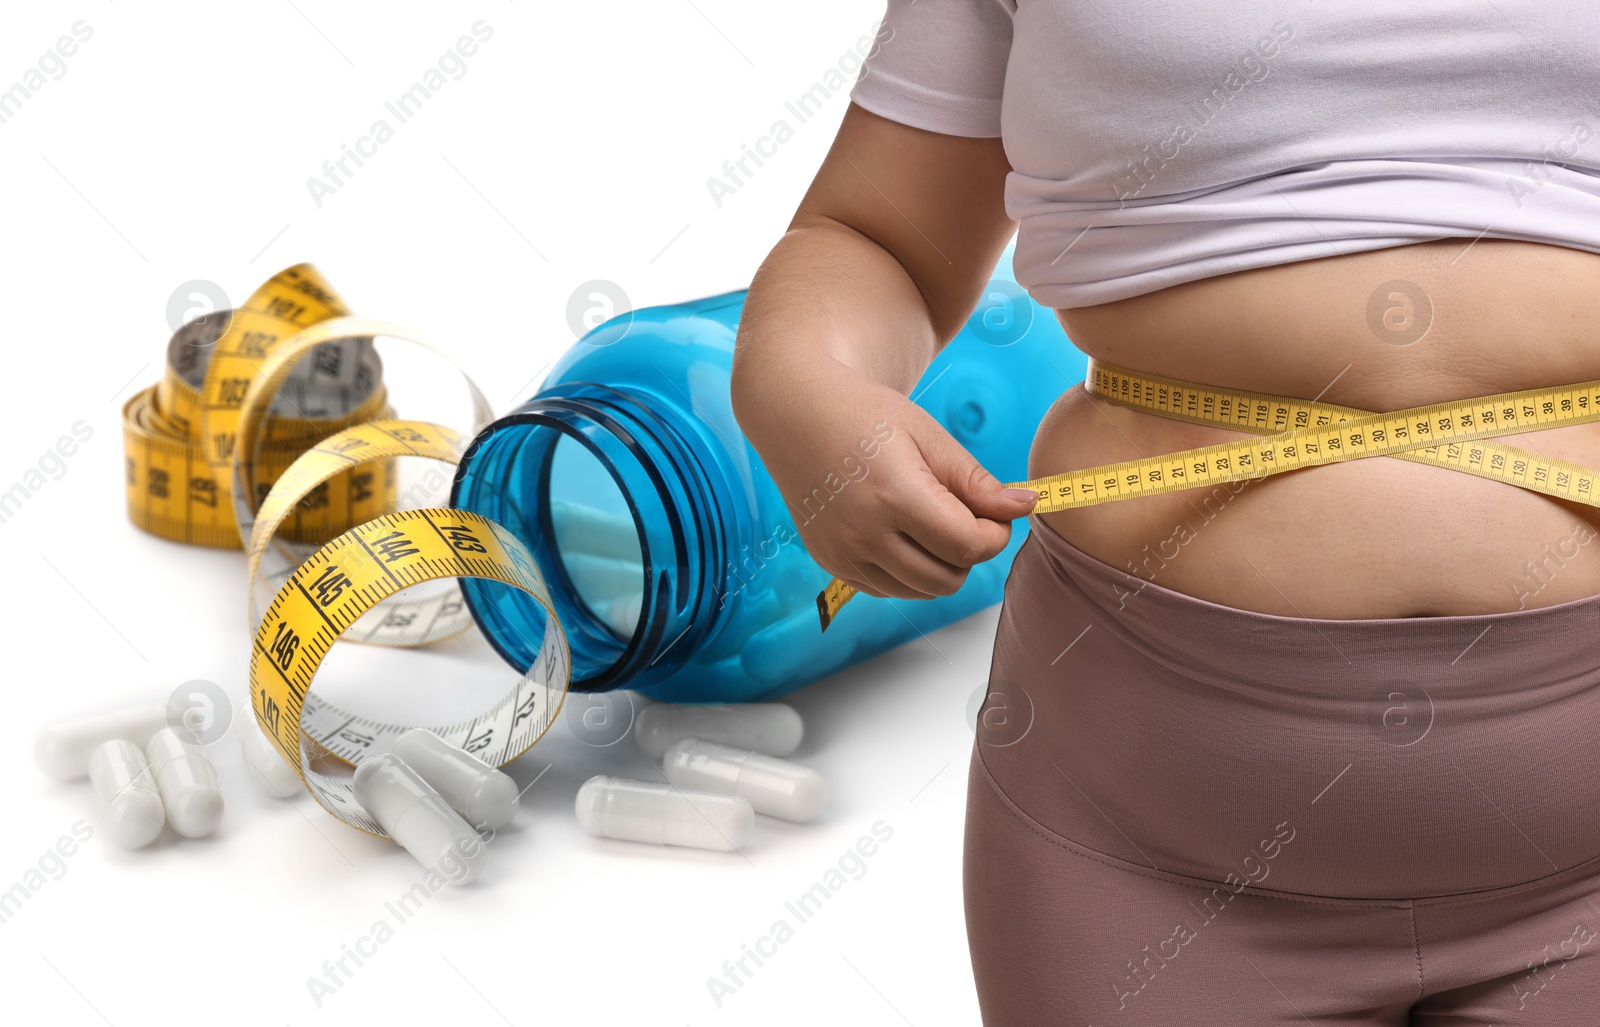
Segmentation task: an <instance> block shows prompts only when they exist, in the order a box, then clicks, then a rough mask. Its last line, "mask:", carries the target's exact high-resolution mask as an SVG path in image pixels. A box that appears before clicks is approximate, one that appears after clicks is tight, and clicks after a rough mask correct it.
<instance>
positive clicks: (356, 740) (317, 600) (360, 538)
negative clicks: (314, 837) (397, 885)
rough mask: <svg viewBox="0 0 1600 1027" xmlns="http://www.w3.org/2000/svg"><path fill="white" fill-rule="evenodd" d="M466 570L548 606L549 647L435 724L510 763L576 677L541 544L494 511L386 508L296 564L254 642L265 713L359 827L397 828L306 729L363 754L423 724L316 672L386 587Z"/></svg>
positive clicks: (332, 750) (287, 753)
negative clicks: (317, 749)
mask: <svg viewBox="0 0 1600 1027" xmlns="http://www.w3.org/2000/svg"><path fill="white" fill-rule="evenodd" d="M463 577H473V578H486V579H490V580H493V581H498V582H501V583H503V584H505V585H507V586H508V587H512V588H517V589H521V590H522V591H523V592H526V593H528V594H529V595H531V596H532V597H533V598H534V599H535V600H537V601H538V602H539V603H540V605H542V606H543V607H544V608H545V611H546V613H547V616H546V618H545V632H544V639H543V642H542V645H541V647H540V651H539V656H538V658H537V659H535V661H534V663H533V666H532V667H531V668H530V669H529V670H528V672H527V673H526V674H524V675H523V676H522V678H521V679H520V680H518V681H517V683H516V685H515V686H514V687H513V688H512V689H511V690H510V691H508V692H507V693H506V694H505V695H504V696H503V697H502V698H501V699H500V700H499V701H498V702H496V703H495V704H494V705H492V706H490V707H489V708H488V709H486V710H483V711H482V712H480V713H478V714H476V715H475V716H472V717H468V718H466V719H465V720H460V721H457V722H455V723H453V724H448V725H445V726H442V727H433V728H431V730H432V731H434V732H435V733H437V734H438V735H440V736H441V737H442V738H444V739H445V741H447V742H450V743H452V744H454V745H457V746H459V747H460V748H462V749H465V750H466V751H468V752H471V753H474V754H476V755H477V756H478V757H479V758H480V759H482V760H484V761H485V762H487V763H489V764H490V765H491V766H501V765H503V764H505V763H509V762H510V761H511V760H514V759H516V758H517V757H518V756H520V755H522V754H523V753H524V752H526V751H527V750H528V749H529V748H530V747H531V746H532V745H533V743H534V742H536V741H538V739H539V737H540V736H541V735H543V734H544V732H545V731H546V730H547V729H548V728H549V727H550V725H551V724H552V723H554V721H555V716H556V713H557V712H558V711H559V709H560V707H561V702H562V700H563V698H564V697H565V695H566V690H567V685H568V683H569V682H570V680H571V659H570V653H569V651H568V648H567V641H566V636H565V635H564V634H563V632H562V630H561V625H560V621H559V620H557V618H556V615H555V611H554V608H553V605H552V603H551V600H550V595H549V592H548V590H547V589H546V587H545V583H544V580H543V579H542V578H541V577H540V575H539V571H538V568H537V567H536V566H535V564H534V562H533V557H532V555H531V554H529V552H528V550H527V549H526V548H525V547H524V546H523V545H522V543H521V542H519V541H517V540H516V539H515V538H513V537H512V536H511V534H510V533H509V532H507V531H506V530H505V529H504V528H502V527H501V526H500V525H498V524H496V523H494V522H493V521H490V520H487V519H486V518H483V517H480V516H478V515H476V514H473V513H469V512H467V511H465V510H455V509H451V508H435V509H421V510H404V511H400V512H397V513H392V514H386V515H384V516H382V517H379V518H377V519H376V520H373V521H369V522H367V523H366V524H363V525H360V526H359V527H356V528H353V529H351V530H350V531H347V532H345V533H344V534H343V535H340V536H339V537H338V538H336V539H334V540H333V541H332V542H330V543H328V544H327V545H326V546H324V547H323V548H321V549H319V550H318V551H317V552H316V553H315V554H313V555H312V556H311V557H310V558H309V559H307V560H306V561H305V562H304V563H302V564H301V565H300V566H299V567H298V568H296V569H295V571H294V573H293V574H292V575H291V576H290V578H289V580H288V582H286V583H285V585H284V586H283V588H281V589H280V590H279V591H278V594H277V596H276V597H275V598H274V599H273V600H272V603H271V605H269V606H268V607H267V609H266V611H265V613H264V614H263V616H262V618H261V623H260V625H259V627H258V628H257V629H256V633H255V639H254V643H253V646H252V649H251V653H250V703H251V707H252V709H253V710H254V711H255V716H256V721H257V723H259V724H260V725H261V728H262V730H263V731H264V732H266V735H267V737H268V738H269V739H271V740H272V744H273V745H274V746H275V747H276V748H277V750H278V752H279V754H280V755H282V756H283V758H284V759H285V760H286V761H287V762H288V763H289V765H290V766H292V767H294V768H295V769H296V770H298V771H299V772H300V775H301V777H302V778H303V779H304V780H305V783H306V787H307V789H308V790H309V791H310V792H311V794H312V795H313V796H315V798H316V800H317V802H318V803H319V804H321V806H322V807H323V808H324V809H326V810H327V811H328V812H330V813H332V814H333V815H334V816H336V817H338V818H339V819H340V820H342V821H344V822H345V823H346V824H349V825H350V826H351V827H354V828H357V829H359V830H362V831H366V832H367V833H369V834H374V835H378V836H380V837H385V838H386V837H389V835H388V834H387V832H385V831H384V830H383V828H382V827H380V826H379V825H378V823H377V821H376V820H374V819H373V818H372V817H371V816H370V815H369V814H368V813H367V812H366V811H365V810H363V809H362V808H361V807H360V805H359V804H358V803H357V802H356V801H355V795H354V792H353V789H352V787H351V785H350V779H349V778H348V777H344V776H334V775H331V774H325V773H323V772H321V771H319V770H317V769H314V768H313V767H312V766H311V765H310V755H309V752H308V749H307V747H306V745H305V739H306V738H307V737H311V738H315V739H316V740H317V741H318V743H319V744H320V745H321V746H322V748H324V749H326V750H327V752H328V753H329V754H330V755H332V756H334V757H336V758H337V759H339V760H341V761H343V762H345V763H349V764H352V765H353V764H356V763H359V762H360V761H361V760H362V759H363V758H364V757H365V756H366V755H367V754H368V753H372V752H380V751H384V750H385V749H387V748H389V747H390V746H391V744H392V742H393V740H394V739H395V738H397V737H399V735H400V734H402V733H403V732H405V731H406V730H408V729H409V728H410V727H411V725H401V724H392V723H388V722H385V721H382V720H378V719H374V718H369V717H358V716H355V715H353V714H349V713H346V712H345V711H343V710H341V709H339V708H337V707H335V706H333V705H332V704H330V703H326V702H322V701H319V700H315V699H313V698H311V697H310V691H311V681H312V678H313V677H314V676H315V675H316V672H317V668H318V667H319V666H321V664H322V661H323V658H324V657H326V656H327V654H328V650H329V649H330V648H331V647H332V645H333V643H334V642H335V641H337V640H338V639H339V638H340V637H341V636H342V635H344V634H345V632H346V631H348V630H349V629H350V627H351V626H352V625H353V624H355V623H356V622H357V621H358V620H359V619H360V618H361V616H362V614H364V613H366V612H367V611H368V610H370V609H371V608H372V607H374V606H376V605H377V604H378V603H380V602H382V601H383V600H384V599H385V598H387V597H389V596H391V595H393V594H394V593H396V592H398V591H400V590H401V589H404V588H408V587H410V586H412V585H417V584H421V583H423V582H426V581H432V580H436V579H440V578H463ZM302 728H303V729H304V733H302Z"/></svg>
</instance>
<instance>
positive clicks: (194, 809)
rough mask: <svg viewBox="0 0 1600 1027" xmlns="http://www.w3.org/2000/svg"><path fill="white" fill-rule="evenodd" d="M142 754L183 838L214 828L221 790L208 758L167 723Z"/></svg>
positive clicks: (169, 816) (170, 818)
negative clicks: (146, 759) (148, 762)
mask: <svg viewBox="0 0 1600 1027" xmlns="http://www.w3.org/2000/svg"><path fill="white" fill-rule="evenodd" d="M144 754H145V756H146V757H148V758H149V761H150V770H151V771H152V772H153V773H154V775H155V779H156V789H157V791H159V792H160V793H161V805H162V807H163V808H164V809H165V810H166V814H167V823H169V824H171V825H172V829H173V830H174V831H176V832H178V833H179V834H181V835H183V836H184V837H185V838H204V837H205V836H206V835H208V834H210V833H211V832H212V831H215V830H216V829H217V824H218V822H219V821H221V820H222V792H221V791H220V790H219V789H218V788H217V772H216V770H215V769H214V768H213V767H212V766H211V761H210V760H208V759H206V758H205V755H204V754H203V753H201V752H200V750H199V749H197V748H196V747H195V746H193V745H190V744H189V743H188V742H185V741H184V740H183V739H181V738H179V737H178V736H177V734H176V732H174V731H173V730H172V729H171V728H170V727H164V728H162V729H161V730H160V731H157V732H156V733H155V734H154V735H152V736H151V737H150V741H149V743H148V744H146V745H145V747H144Z"/></svg>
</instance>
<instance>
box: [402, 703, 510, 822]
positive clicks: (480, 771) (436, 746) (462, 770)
mask: <svg viewBox="0 0 1600 1027" xmlns="http://www.w3.org/2000/svg"><path fill="white" fill-rule="evenodd" d="M394 751H395V755H397V756H399V757H400V758H401V759H403V760H405V761H406V764H407V765H408V766H410V767H411V769H412V770H415V771H416V772H417V773H418V774H420V775H421V776H422V779H423V780H424V781H426V782H428V784H430V785H432V786H433V789H434V790H435V791H437V792H438V793H439V794H440V795H441V796H443V797H444V801H445V802H448V803H449V804H450V806H451V808H453V809H454V810H455V811H456V812H457V813H459V814H461V815H462V816H463V817H464V818H466V821H467V823H469V824H471V825H472V826H473V827H475V828H477V829H478V830H480V831H481V830H483V829H484V828H501V827H504V826H506V825H507V824H509V823H511V818H512V817H513V816H515V815H516V812H517V801H518V796H519V793H518V790H517V783H516V782H515V781H513V780H512V779H511V775H509V774H507V773H505V772H504V771H502V770H498V769H496V768H495V767H491V766H489V764H487V763H485V762H484V761H483V760H480V759H479V758H478V757H476V756H474V755H473V754H472V753H470V752H467V751H466V750H465V749H462V748H459V747H457V746H454V745H451V744H450V743H449V742H447V741H445V740H444V739H443V738H440V737H439V736H438V735H436V734H434V733H433V732H432V731H429V730H428V729H427V728H425V727H414V728H412V729H411V730H410V731H407V732H406V733H405V734H403V735H401V736H400V737H399V738H397V739H395V743H394Z"/></svg>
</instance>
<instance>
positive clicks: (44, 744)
mask: <svg viewBox="0 0 1600 1027" xmlns="http://www.w3.org/2000/svg"><path fill="white" fill-rule="evenodd" d="M166 726H167V708H166V707H165V706H163V705H161V704H160V703H151V704H149V705H145V706H135V707H133V708H132V709H125V710H117V711H115V712H113V713H103V714H100V715H99V716H95V717H86V718H84V719H82V720H74V721H69V722H67V723H64V724H52V725H50V726H49V727H47V728H45V729H44V730H43V731H41V732H39V736H38V738H37V739H36V740H35V741H34V745H33V759H34V762H35V763H37V764H39V769H40V770H42V771H44V772H45V773H46V774H49V775H50V776H51V777H53V778H55V779H56V780H57V781H74V780H76V779H78V778H80V777H82V776H83V775H85V774H87V773H88V772H89V756H90V754H91V753H93V752H94V751H95V749H97V748H99V747H100V746H101V745H102V744H103V743H105V742H109V741H111V740H112V739H113V738H121V739H124V740H126V741H129V742H132V743H133V744H134V745H136V746H138V747H139V748H141V749H142V748H144V743H146V742H148V741H149V740H150V736H151V735H153V734H155V733H156V732H157V731H160V730H161V729H162V728H164V727H166Z"/></svg>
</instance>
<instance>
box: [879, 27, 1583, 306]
mask: <svg viewBox="0 0 1600 1027" xmlns="http://www.w3.org/2000/svg"><path fill="white" fill-rule="evenodd" d="M850 98H851V99H852V100H853V101H855V102H856V103H857V104H859V105H860V106H862V107H864V108H866V109H867V110H869V111H872V112H873V113H875V114H879V115H881V116H883V117H886V118H890V119H892V120H894V121H898V122H902V123H904V124H907V125H911V126H914V127H917V128H922V129H927V130H929V131H933V132H943V133H946V134H949V135H959V136H987V137H993V136H999V137H1000V138H1001V139H1002V140H1003V143H1004V146H1005V151H1006V155H1007V156H1008V157H1009V159H1010V161H1011V166H1012V168H1013V169H1014V170H1013V171H1012V173H1011V174H1010V175H1009V176H1008V177H1007V179H1006V195H1005V206H1006V211H1007V212H1008V213H1009V214H1010V215H1011V217H1013V218H1015V219H1017V220H1018V221H1019V222H1020V224H1019V229H1018V237H1017V248H1016V261H1015V274H1016V278H1017V281H1018V282H1019V283H1020V284H1021V285H1023V286H1024V287H1026V288H1027V289H1028V291H1029V293H1030V295H1032V296H1033V298H1034V299H1036V300H1038V301H1039V302H1040V303H1043V304H1045V305H1047V306H1051V307H1080V306H1088V305H1091V304H1095V303H1105V302H1109V301H1111V300H1118V299H1123V298H1126V297H1129V296H1136V295H1139V294H1142V293H1147V292H1153V291H1155V290H1157V289H1162V288H1165V287H1167V286H1171V285H1177V284H1179V283H1182V282H1187V281H1193V280H1195V279H1199V278H1207V277H1210V276H1212V275H1219V274H1226V273H1228V272H1230V271H1239V270H1243V269H1245V268H1253V267H1263V266H1266V265H1271V264H1282V263H1288V262H1291V261H1297V260H1309V259H1314V258H1320V257H1329V256H1335V255H1338V254H1344V253H1351V252H1355V251H1358V250H1373V249H1380V248H1383V247H1388V246H1402V245H1408V244H1411V243H1417V242H1422V241H1425V240H1429V239H1439V238H1448V237H1463V238H1477V237H1489V238H1502V239H1521V240H1526V241H1531V242H1541V243H1550V244H1554V245H1559V246H1569V247H1573V248H1577V249H1582V250H1589V251H1592V252H1600V5H1596V4H1595V3H1594V2H1593V0H1492V2H1490V0H1290V2H1284V0H1272V2H1265V0H1234V2H1222V0H1216V2H1205V0H1146V2H1144V3H1139V4H1122V3H1117V2H1115V0H1071V2H1067V0H888V7H887V11H886V14H885V17H884V21H883V24H882V26H881V27H880V29H879V32H878V42H877V44H876V45H875V47H874V49H873V52H872V53H871V54H870V55H869V57H868V58H867V60H866V61H865V62H863V65H862V69H861V72H860V75H859V77H858V79H857V81H856V83H855V86H854V88H853V90H852V91H851V94H850Z"/></svg>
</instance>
